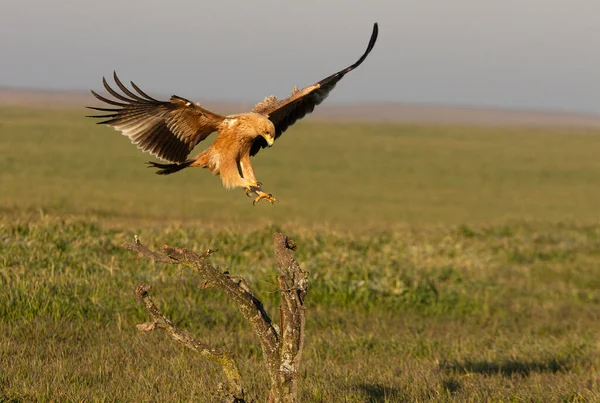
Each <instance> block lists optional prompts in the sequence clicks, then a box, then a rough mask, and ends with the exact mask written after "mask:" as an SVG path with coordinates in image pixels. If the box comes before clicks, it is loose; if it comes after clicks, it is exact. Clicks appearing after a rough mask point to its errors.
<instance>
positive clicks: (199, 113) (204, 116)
mask: <svg viewBox="0 0 600 403" xmlns="http://www.w3.org/2000/svg"><path fill="white" fill-rule="evenodd" d="M114 80H115V83H116V84H117V86H118V87H119V88H120V89H121V91H123V94H124V95H123V94H120V93H118V92H117V91H115V90H114V89H112V88H111V87H110V86H109V85H108V83H107V82H106V79H105V78H102V82H103V84H104V88H106V91H108V92H109V93H110V94H111V95H112V96H113V97H114V98H115V99H108V98H105V97H103V96H101V95H98V94H97V93H96V92H94V91H92V94H94V96H95V97H96V98H98V99H99V100H100V101H102V102H105V103H107V104H109V105H113V106H114V108H97V107H92V106H88V107H87V108H89V109H94V110H97V111H101V112H106V113H105V114H101V115H95V116H89V117H92V118H100V119H104V120H102V121H101V122H98V124H105V125H108V126H110V127H113V128H114V129H116V130H119V131H120V132H121V133H123V134H124V135H125V136H127V137H129V138H130V139H131V142H132V143H134V144H136V145H137V146H138V148H140V149H142V150H143V151H147V152H149V153H150V154H153V155H155V156H157V157H159V158H162V159H163V160H167V161H170V162H183V161H185V159H186V157H187V156H188V154H189V153H190V151H192V149H193V148H194V147H195V146H196V144H198V143H199V142H201V141H202V140H204V139H205V138H206V137H208V135H209V134H211V133H212V132H214V131H215V130H217V127H218V125H219V123H221V122H222V121H223V119H225V117H223V116H220V115H217V114H216V113H213V112H210V111H208V110H206V109H204V108H202V107H201V106H200V105H198V104H194V103H192V102H190V101H188V100H187V99H184V98H180V97H178V96H176V95H173V96H172V97H171V100H170V101H169V102H163V101H159V100H156V99H154V98H152V97H150V96H148V95H147V94H146V93H144V92H143V91H142V90H141V89H140V88H139V87H138V86H137V85H135V84H134V83H133V82H132V83H131V86H132V87H133V89H134V90H135V91H136V92H137V94H136V93H134V92H133V91H131V90H130V89H128V88H127V87H126V86H125V85H123V83H122V82H121V80H119V77H117V74H116V73H114Z"/></svg>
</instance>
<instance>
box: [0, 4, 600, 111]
mask: <svg viewBox="0 0 600 403" xmlns="http://www.w3.org/2000/svg"><path fill="white" fill-rule="evenodd" d="M375 21H377V22H379V27H380V33H379V41H378V43H377V44H376V45H375V49H374V51H373V52H372V53H371V55H370V57H369V58H368V59H367V60H366V62H365V63H364V64H363V65H362V66H361V67H360V68H359V69H358V70H355V71H354V72H352V73H351V74H349V75H348V76H346V77H345V78H344V80H343V81H342V82H341V83H340V84H339V85H338V87H337V88H336V90H335V91H334V92H333V93H332V95H331V96H330V98H329V100H328V101H329V102H331V103H336V102H337V103H339V102H360V101H399V102H419V103H435V104H454V105H486V106H502V107H510V108H542V109H556V110H572V111H580V112H590V113H600V1H598V0H570V1H567V0H409V1H406V0H390V1H383V0H359V1H354V0H332V1H326V0H319V1H317V0H302V1H294V2H292V1H284V0H254V1H252V0H245V1H227V0H212V1H203V0H195V1H182V0H175V1H173V0H169V1H167V0H129V1H128V0H93V1H89V0H53V1H49V0H30V1H27V0H1V1H0V66H1V67H0V86H10V87H29V88H31V87H33V88H50V89H88V88H95V89H100V88H101V83H100V79H101V77H102V76H103V75H110V74H112V71H113V70H117V72H118V73H119V75H120V76H121V78H122V79H124V80H133V81H134V82H136V84H138V85H139V86H140V87H141V88H143V89H145V90H146V91H147V92H149V93H151V94H166V95H170V94H172V93H175V94H178V95H180V96H183V97H186V98H192V99H221V100H243V101H258V100H261V99H262V98H263V97H264V96H266V95H271V94H275V95H277V96H279V97H282V96H285V95H287V94H288V93H289V91H290V89H291V88H292V87H293V85H294V84H297V85H298V86H299V87H301V86H305V85H308V84H311V83H313V82H315V81H317V80H320V79H321V78H324V77H325V76H327V75H329V74H331V73H333V72H335V71H337V70H338V69H341V68H343V67H346V66H347V65H348V64H350V63H352V62H354V61H355V59H356V58H358V57H359V56H360V55H361V53H362V52H363V51H364V48H365V47H366V45H367V41H368V39H369V35H370V33H371V28H372V23H373V22H375Z"/></svg>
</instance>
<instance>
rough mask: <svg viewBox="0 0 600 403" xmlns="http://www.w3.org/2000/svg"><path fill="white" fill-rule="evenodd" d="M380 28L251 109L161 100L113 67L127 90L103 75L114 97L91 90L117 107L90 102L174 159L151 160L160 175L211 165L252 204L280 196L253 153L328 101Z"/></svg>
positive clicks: (144, 145) (142, 143) (138, 140)
mask: <svg viewBox="0 0 600 403" xmlns="http://www.w3.org/2000/svg"><path fill="white" fill-rule="evenodd" d="M377 33H378V26H377V23H375V24H374V25H373V32H372V34H371V39H370V40H369V44H368V46H367V50H366V51H365V53H364V54H363V55H362V56H361V57H360V58H359V59H358V60H357V61H356V62H355V63H354V64H352V65H350V66H348V67H346V68H345V69H343V70H340V71H338V72H337V73H334V74H332V75H330V76H329V77H326V78H324V79H323V80H321V81H319V82H317V83H315V84H313V85H309V86H308V87H306V88H303V89H301V90H299V89H297V88H294V89H293V91H292V93H291V95H290V96H289V97H288V98H286V99H282V100H278V99H277V98H276V97H274V96H270V97H267V98H265V99H264V100H263V101H262V102H259V103H258V104H256V106H255V107H254V109H252V111H251V112H248V113H239V114H235V115H228V116H221V115H219V114H217V113H214V112H211V111H209V110H208V109H205V108H203V107H202V106H201V105H200V104H199V103H193V102H191V101H188V100H187V99H185V98H181V97H178V96H176V95H173V96H171V99H170V100H169V101H159V100H157V99H154V98H152V97H150V96H149V95H147V94H146V93H145V92H144V91H142V90H141V89H140V88H139V87H138V86H137V85H135V84H134V83H133V82H131V87H132V88H133V91H132V90H131V89H129V88H127V87H126V86H125V85H124V84H123V83H122V82H121V80H119V77H117V74H116V73H114V81H115V84H116V85H117V87H119V89H120V90H121V91H122V93H119V92H117V91H115V90H114V89H113V88H111V87H110V86H109V85H108V83H107V82H106V79H105V78H103V79H102V83H103V84H104V88H105V89H106V91H108V93H109V94H110V95H112V96H113V97H114V98H112V99H109V98H105V97H103V96H102V95H99V94H98V93H96V92H95V91H92V94H93V95H94V96H95V97H96V98H98V99H99V100H100V101H102V102H105V103H107V104H109V105H111V106H112V107H109V108H99V107H92V106H88V108H89V109H94V110H97V111H100V112H102V114H98V115H94V116H90V117H93V118H100V119H102V121H100V122H98V124H105V125H107V126H110V127H112V128H114V129H115V130H118V131H120V132H121V133H122V134H123V135H125V136H127V137H129V139H131V142H132V143H134V144H135V145H137V146H138V148H140V149H141V150H142V151H146V152H148V153H150V154H152V155H154V156H156V157H158V158H160V159H162V160H164V161H167V162H169V163H159V162H148V165H149V167H150V168H158V171H157V172H156V173H157V174H159V175H169V174H172V173H174V172H178V171H180V170H182V169H184V168H188V167H202V168H208V169H209V170H210V171H211V172H212V173H213V174H215V175H220V176H221V180H222V182H223V185H224V186H225V187H226V188H228V189H231V188H236V187H241V188H244V190H245V191H246V195H248V196H250V195H251V194H255V195H256V198H255V199H254V202H253V204H256V203H257V202H259V201H260V200H263V199H264V200H267V201H268V202H270V203H273V202H275V201H276V199H275V198H274V197H273V196H272V195H271V194H269V193H266V192H264V191H263V189H262V184H261V183H260V182H258V181H257V180H256V177H255V176H254V170H253V169H252V165H251V164H250V157H252V156H254V155H256V154H257V153H258V152H259V151H260V150H261V149H263V148H265V147H271V146H272V145H273V143H274V142H275V140H277V139H278V138H279V136H281V134H282V133H283V132H284V131H286V129H287V128H288V127H290V126H291V125H293V124H294V123H295V122H296V121H297V120H299V119H302V118H303V117H304V116H306V115H307V114H309V113H311V112H312V111H313V110H314V109H315V106H317V105H319V104H320V103H321V102H323V100H324V99H325V98H327V96H328V95H329V93H330V92H331V90H333V88H334V87H335V85H336V84H337V83H338V81H340V80H341V79H342V77H344V75H346V74H347V73H349V72H350V71H352V70H354V69H355V68H357V67H358V66H360V64H361V63H362V62H363V61H364V60H365V59H366V58H367V55H368V54H369V53H370V52H371V50H372V49H373V46H374V45H375V41H376V40H377ZM134 91H135V92H134ZM215 131H217V132H218V135H217V137H216V139H215V141H214V142H213V144H212V145H211V146H210V147H208V148H207V149H206V150H204V151H202V152H201V153H200V154H198V155H196V156H195V157H193V158H187V157H188V155H189V153H190V152H191V151H192V149H193V148H194V147H195V146H196V145H197V144H198V143H200V142H201V141H202V140H204V139H206V138H207V137H208V136H209V135H210V134H211V133H213V132H215Z"/></svg>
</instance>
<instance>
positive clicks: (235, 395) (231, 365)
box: [135, 284, 244, 402]
mask: <svg viewBox="0 0 600 403" xmlns="http://www.w3.org/2000/svg"><path fill="white" fill-rule="evenodd" d="M151 289H152V287H151V286H150V285H148V284H140V285H139V286H138V287H137V288H136V290H135V294H136V296H137V297H138V299H139V300H140V301H141V302H142V303H143V304H144V306H145V307H146V310H147V311H148V313H149V314H150V318H151V319H152V320H151V322H146V323H142V324H139V325H137V328H138V329H139V330H140V331H142V332H151V331H153V330H154V329H164V330H165V331H166V332H167V333H168V334H169V335H170V336H171V338H172V339H173V340H175V341H177V342H179V343H181V344H183V345H184V346H186V347H187V348H189V349H190V350H193V351H195V352H197V353H199V354H200V355H201V356H202V357H204V358H207V359H209V360H211V361H214V362H216V363H217V364H219V365H220V366H221V368H222V369H223V372H224V373H225V378H226V379H227V382H228V384H229V389H228V390H227V392H226V394H227V395H228V396H227V397H229V399H228V400H230V401H231V402H244V388H243V387H242V377H241V375H240V371H239V369H238V367H237V364H236V363H235V360H234V359H233V356H232V354H231V353H230V352H229V351H226V350H222V349H218V348H212V347H210V346H209V345H207V344H205V343H202V342H201V341H199V340H197V339H196V338H194V337H193V336H192V335H191V334H189V333H188V332H186V331H184V330H181V329H179V328H178V327H177V326H176V325H175V324H174V323H173V322H172V321H171V320H170V319H169V318H167V317H166V316H164V315H163V313H162V312H161V311H160V309H158V307H157V306H156V304H155V303H154V302H153V301H152V299H151V298H150V296H149V295H148V293H149V291H150V290H151Z"/></svg>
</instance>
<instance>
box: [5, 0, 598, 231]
mask: <svg viewBox="0 0 600 403" xmlns="http://www.w3.org/2000/svg"><path fill="white" fill-rule="evenodd" d="M0 7H1V12H0V36H1V37H2V38H3V40H2V41H0V54H2V74H1V75H0V105H1V106H2V109H0V117H1V126H0V153H1V156H2V158H1V160H0V168H1V171H0V180H1V181H2V187H3V189H4V191H3V196H2V198H0V207H1V208H2V209H3V211H7V212H25V213H26V214H29V213H31V212H33V211H38V210H39V209H41V210H42V211H48V212H51V211H54V212H58V213H60V214H71V213H72V214H84V215H86V214H93V215H98V216H100V217H104V218H110V217H138V218H143V217H154V218H158V217H162V218H169V219H174V220H180V221H186V220H193V219H202V220H211V219H216V218H218V220H219V222H222V220H224V219H227V220H232V221H241V222H245V221H246V220H259V221H266V222H272V221H275V222H277V221H281V220H282V219H284V218H285V219H292V218H293V219H297V220H300V221H301V222H305V223H307V224H308V223H311V222H316V223H322V222H323V221H324V220H325V221H327V222H336V223H349V222H360V223H361V225H363V224H364V223H365V221H366V222H369V223H371V224H372V225H373V226H378V225H383V224H389V223H391V222H401V223H402V222H433V223H437V222H448V223H462V222H470V221H477V222H488V221H490V220H491V221H495V220H501V221H502V220H506V219H521V218H525V219H543V220H547V219H551V220H562V219H587V218H594V219H595V218H597V216H596V207H595V206H596V205H597V204H598V202H600V192H598V191H597V190H596V188H597V186H596V184H597V183H598V182H597V181H598V179H600V178H599V177H598V170H597V168H599V166H598V162H597V161H598V158H597V157H596V156H597V155H599V154H598V151H600V149H599V147H600V143H599V141H598V136H595V135H594V136H590V135H589V134H590V133H593V134H596V130H598V128H599V127H600V116H599V115H598V112H599V111H600V107H599V105H600V69H597V68H596V66H598V65H600V42H598V41H597V40H596V37H597V35H596V34H597V32H596V31H597V26H598V24H597V22H598V20H597V15H598V14H599V12H600V5H599V3H597V2H593V1H587V0H576V1H573V2H569V3H565V2H561V1H542V0H525V1H512V0H509V1H505V2H502V3H501V4H500V3H488V2H486V3H482V2H477V1H472V0H457V1H454V2H452V3H447V4H446V3H439V4H435V6H433V5H431V4H429V3H423V2H416V1H401V2H396V1H373V2H368V3H367V2H362V1H328V2H317V1H308V2H303V3H283V2H277V1H266V0H261V1H255V2H234V1H223V2H198V1H195V2H191V1H173V2H169V3H168V4H167V3H165V2H162V1H154V0H150V1H137V0H136V1H131V2H126V3H124V2H121V1H117V0H105V1H102V2H92V1H66V0H60V1H56V2H52V3H48V2H44V1H41V0H34V1H31V2H27V3H24V2H21V1H14V0H7V1H4V2H3V3H2V6H0ZM375 21H377V22H378V23H379V26H380V35H379V40H378V42H377V44H376V46H375V49H374V51H373V52H372V53H371V55H370V56H369V58H368V59H367V61H366V62H365V63H364V64H363V65H362V66H361V67H360V68H359V69H357V70H355V71H353V72H352V73H351V74H349V75H348V76H346V77H345V78H344V80H343V81H341V82H340V83H339V84H338V86H337V88H336V89H335V90H334V91H333V92H332V94H331V95H330V97H329V98H328V99H327V101H326V102H325V103H324V104H323V105H321V106H320V107H319V108H317V110H316V111H315V113H314V114H313V115H311V116H309V117H307V118H305V119H304V120H302V121H301V122H299V123H297V124H296V125H295V126H294V127H292V128H291V129H289V130H288V132H286V133H285V135H284V136H283V137H282V138H281V139H280V140H279V141H278V142H277V144H276V147H274V148H272V149H270V150H268V151H264V152H261V153H260V154H259V155H258V156H257V157H256V158H255V161H254V164H255V170H256V172H257V175H258V178H259V180H261V181H262V182H263V183H264V186H265V189H266V190H267V191H269V192H271V193H273V194H274V196H275V197H277V198H278V199H279V200H280V203H279V204H278V205H277V206H275V207H273V208H271V206H258V207H257V208H252V206H251V205H250V203H249V202H250V200H247V199H246V198H245V197H244V195H243V193H241V191H237V190H234V191H230V192H226V191H224V190H223V189H222V187H221V185H220V181H219V180H218V179H217V178H212V177H211V175H210V174H209V173H208V172H199V171H198V170H187V171H184V172H181V173H178V174H176V175H173V176H170V177H157V176H155V175H153V174H152V172H151V171H150V170H147V169H146V168H145V166H144V161H146V160H148V159H149V157H150V156H149V155H147V154H142V153H140V152H139V151H138V150H137V149H136V148H135V147H133V146H131V145H130V144H129V141H128V139H126V138H125V137H123V136H120V135H119V134H118V133H116V132H114V131H112V130H111V129H110V128H106V127H98V126H95V125H94V124H93V123H94V121H92V120H89V119H85V118H84V117H83V116H84V115H85V114H86V111H85V110H84V109H83V106H84V105H90V104H95V100H94V99H93V98H92V97H91V95H90V94H89V92H87V91H88V90H89V89H95V90H98V91H100V92H102V91H103V88H102V85H101V78H102V77H103V76H107V77H109V78H110V76H111V75H112V72H113V70H116V71H117V72H118V73H119V75H120V76H121V78H122V79H123V80H124V81H126V82H127V81H128V80H133V81H135V82H136V84H138V85H139V86H140V87H141V88H143V89H144V90H145V91H147V92H148V93H150V94H152V95H153V96H156V97H162V98H165V99H166V97H168V96H169V95H171V94H177V95H179V96H182V97H186V98H189V99H192V100H197V101H200V102H202V104H203V105H204V106H205V107H207V108H209V109H212V110H214V111H216V112H219V113H230V112H239V111H245V110H248V109H250V108H251V107H252V105H253V104H254V103H255V102H257V101H260V100H262V99H263V98H264V97H265V96H268V95H272V94H274V95H277V96H278V97H279V98H284V97H285V96H287V95H288V94H289V92H290V90H291V88H292V87H293V86H294V85H298V86H299V87H303V86H306V85H310V84H312V83H314V82H316V81H318V80H320V79H322V78H324V77H325V76H327V75H329V74H331V73H333V72H335V71H337V70H339V69H341V68H343V67H345V66H347V65H349V64H350V63H352V62H353V61H355V60H356V59H357V58H358V57H359V56H360V55H361V54H362V52H363V51H364V48H365V46H366V44H367V41H368V39H369V35H370V33H371V29H372V24H373V22H375ZM212 138H213V137H211V138H209V140H208V142H209V141H211V140H212ZM205 146H206V145H204V144H201V145H200V146H199V147H198V148H197V150H198V151H200V150H201V149H203V147H205ZM195 152H196V150H195V151H194V152H193V153H195ZM356 217H360V218H361V219H360V220H359V221H357V220H356Z"/></svg>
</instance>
